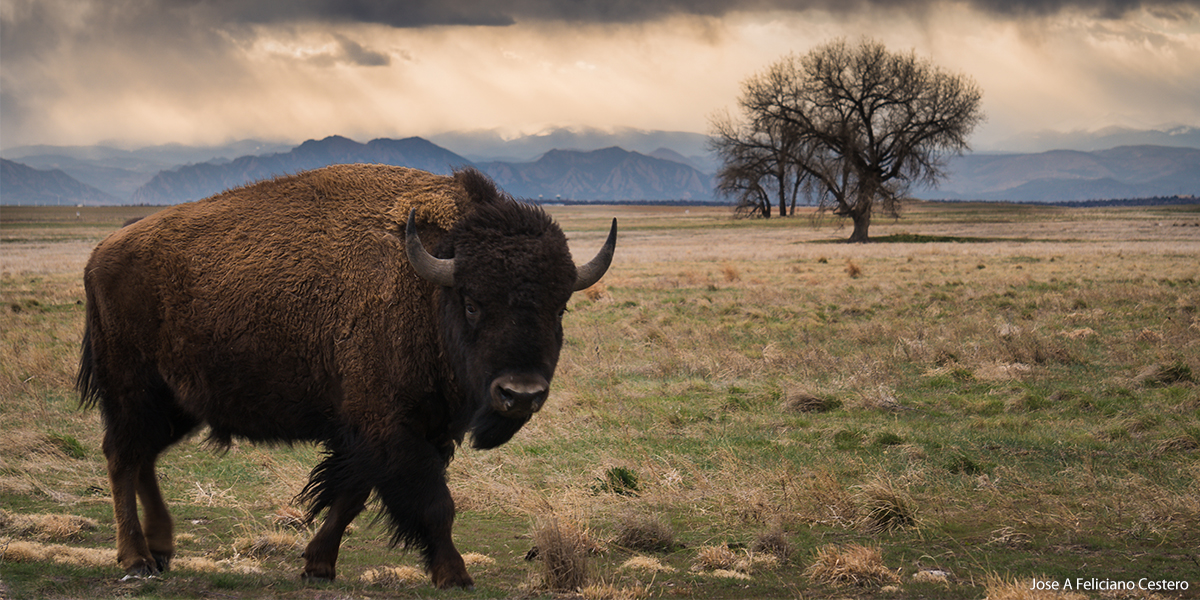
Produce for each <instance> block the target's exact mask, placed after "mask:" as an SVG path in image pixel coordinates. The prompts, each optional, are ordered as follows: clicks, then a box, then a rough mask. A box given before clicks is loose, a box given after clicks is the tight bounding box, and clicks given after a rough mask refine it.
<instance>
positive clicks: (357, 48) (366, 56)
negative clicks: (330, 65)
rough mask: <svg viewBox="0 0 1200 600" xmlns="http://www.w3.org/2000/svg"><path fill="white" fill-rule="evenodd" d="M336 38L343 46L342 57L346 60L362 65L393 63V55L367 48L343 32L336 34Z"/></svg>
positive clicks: (383, 65)
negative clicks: (342, 33)
mask: <svg viewBox="0 0 1200 600" xmlns="http://www.w3.org/2000/svg"><path fill="white" fill-rule="evenodd" d="M333 37H334V39H335V40H337V43H338V45H340V46H341V49H342V54H341V56H340V58H341V59H342V60H343V61H344V62H348V63H350V64H354V65H358V66H360V67H386V66H388V65H390V64H392V57H390V56H388V55H387V54H384V53H382V52H375V51H374V50H367V49H366V48H363V46H362V44H359V43H358V42H356V41H354V40H352V39H350V38H348V37H346V36H344V35H341V34H336V33H335V34H334V35H333Z"/></svg>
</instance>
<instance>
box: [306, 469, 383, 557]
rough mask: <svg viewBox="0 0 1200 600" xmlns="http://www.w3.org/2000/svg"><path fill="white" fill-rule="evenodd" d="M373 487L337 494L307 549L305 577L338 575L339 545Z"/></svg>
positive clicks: (361, 509)
mask: <svg viewBox="0 0 1200 600" xmlns="http://www.w3.org/2000/svg"><path fill="white" fill-rule="evenodd" d="M370 494H371V490H370V489H367V490H366V491H361V492H357V493H347V494H344V495H341V496H338V497H337V499H335V500H334V501H333V503H332V504H330V506H329V512H328V513H327V514H326V515H325V524H324V525H322V526H321V529H320V530H319V531H317V534H316V535H314V536H313V538H312V540H311V541H310V542H309V543H308V546H307V547H306V548H305V549H304V573H303V574H301V577H302V578H303V579H329V580H332V579H333V578H334V577H335V576H336V575H337V559H338V549H339V548H340V547H341V545H342V535H343V534H345V532H346V528H347V527H349V526H350V522H351V521H353V520H354V517H357V516H358V514H359V513H361V512H362V511H363V508H364V507H365V506H366V502H367V497H368V496H370Z"/></svg>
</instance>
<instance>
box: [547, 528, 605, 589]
mask: <svg viewBox="0 0 1200 600" xmlns="http://www.w3.org/2000/svg"><path fill="white" fill-rule="evenodd" d="M533 543H534V545H535V547H536V548H537V552H538V554H537V556H538V559H539V560H540V561H541V563H542V567H543V568H542V579H541V585H542V586H543V587H544V588H545V589H548V590H551V591H556V592H573V591H577V590H579V589H581V588H583V587H584V586H585V585H587V583H588V570H589V564H590V559H589V556H588V555H589V554H590V552H591V551H592V550H593V549H594V548H595V543H594V542H593V541H592V539H591V535H590V533H589V532H588V529H587V527H586V526H585V525H583V524H582V523H580V522H578V521H577V520H574V519H569V518H563V517H559V516H556V515H550V516H547V517H543V518H542V519H541V522H540V523H538V525H537V528H536V529H535V530H534V533H533Z"/></svg>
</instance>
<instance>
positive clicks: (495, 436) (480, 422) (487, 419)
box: [471, 407, 529, 450]
mask: <svg viewBox="0 0 1200 600" xmlns="http://www.w3.org/2000/svg"><path fill="white" fill-rule="evenodd" d="M528 421H529V416H524V417H515V418H514V417H506V416H504V415H501V414H500V413H498V412H496V411H494V410H492V409H491V407H484V408H483V409H481V410H480V411H479V412H478V413H477V414H476V415H475V420H474V421H473V422H472V423H471V446H472V447H474V448H476V449H478V450H491V449H492V448H495V447H497V446H499V445H501V444H503V443H504V442H507V441H508V440H510V439H512V436H514V435H516V433H517V432H518V431H520V429H521V427H522V426H524V425H525V423H527V422H528Z"/></svg>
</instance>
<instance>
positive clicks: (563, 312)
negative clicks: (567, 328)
mask: <svg viewBox="0 0 1200 600" xmlns="http://www.w3.org/2000/svg"><path fill="white" fill-rule="evenodd" d="M565 314H567V309H566V307H563V308H560V309H558V320H559V321H561V320H562V318H563V315H565Z"/></svg>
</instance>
